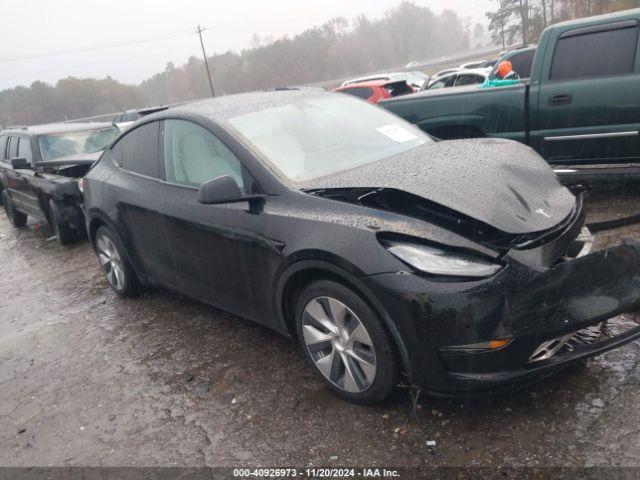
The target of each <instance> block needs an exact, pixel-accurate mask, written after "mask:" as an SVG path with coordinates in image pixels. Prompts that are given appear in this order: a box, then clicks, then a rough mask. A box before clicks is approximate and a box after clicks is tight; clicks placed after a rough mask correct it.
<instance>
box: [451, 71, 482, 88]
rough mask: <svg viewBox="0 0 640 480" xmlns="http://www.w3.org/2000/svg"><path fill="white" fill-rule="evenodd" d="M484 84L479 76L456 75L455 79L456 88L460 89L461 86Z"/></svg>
mask: <svg viewBox="0 0 640 480" xmlns="http://www.w3.org/2000/svg"><path fill="white" fill-rule="evenodd" d="M482 82H484V78H482V77H481V76H480V75H470V74H467V73H463V74H460V75H458V78H456V87H461V86H463V85H475V84H476V83H482Z"/></svg>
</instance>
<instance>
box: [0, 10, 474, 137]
mask: <svg viewBox="0 0 640 480" xmlns="http://www.w3.org/2000/svg"><path fill="white" fill-rule="evenodd" d="M468 46H469V29H468V27H467V25H466V24H465V21H464V20H463V19H462V18H461V17H460V16H458V15H457V14H456V13H454V12H452V11H444V12H442V13H441V14H435V13H434V12H433V11H432V10H430V9H429V8H427V7H422V6H418V5H416V4H415V3H413V2H410V1H405V2H402V3H400V4H399V5H398V6H397V7H395V8H393V9H391V10H389V11H387V12H386V13H385V14H384V15H383V16H382V18H379V19H369V18H368V17H367V16H365V15H360V16H358V17H357V18H355V19H353V20H352V21H349V20H347V19H346V18H342V17H338V18H333V19H331V20H329V21H328V22H326V23H324V24H322V25H318V26H315V27H312V28H309V29H307V30H305V31H303V32H302V33H300V34H298V35H295V36H292V37H289V36H285V37H283V38H279V39H276V40H273V39H269V38H267V39H262V38H260V37H258V36H257V35H254V38H253V40H252V42H251V46H250V48H247V49H244V50H242V51H241V52H238V53H237V52H232V51H229V52H226V53H222V54H218V55H213V56H212V57H210V58H209V63H210V65H211V67H212V72H213V79H214V86H215V90H216V94H229V93H238V92H244V91H250V90H258V89H265V88H274V87H278V86H287V85H298V84H307V83H313V82H320V81H325V80H331V79H337V78H341V77H346V76H348V75H355V74H362V73H366V72H370V71H374V70H378V69H384V68H390V67H394V66H395V67H397V66H398V65H403V64H405V63H406V62H409V61H412V60H419V61H421V60H428V59H430V58H434V57H438V56H441V55H447V54H452V53H455V52H459V51H463V50H466V49H467V48H468ZM196 51H197V50H196ZM209 94H210V93H209V85H208V81H207V77H206V73H205V69H204V62H203V61H202V59H201V58H197V57H195V56H194V57H192V58H190V59H189V60H188V61H187V63H186V64H184V65H181V66H176V65H174V64H172V63H169V64H167V66H166V68H165V69H164V71H162V72H159V73H157V74H156V75H153V76H152V77H151V78H149V79H147V80H145V81H143V82H142V83H141V84H140V85H137V86H131V85H123V84H121V83H119V82H117V81H115V80H114V79H112V78H106V79H104V80H94V79H77V78H67V79H64V80H60V81H59V82H58V83H57V84H56V85H55V86H51V85H48V84H46V83H43V82H34V83H33V84H32V85H31V86H30V87H16V88H12V89H8V90H4V91H2V92H0V125H4V126H7V125H23V124H24V125H31V124H36V123H45V122H52V121H58V120H64V119H65V118H70V119H71V118H79V117H87V116H92V115H99V114H104V113H108V112H118V111H123V110H126V109H130V108H138V107H142V106H150V105H159V104H169V103H176V102H181V101H186V100H192V99H196V98H203V97H207V96H209Z"/></svg>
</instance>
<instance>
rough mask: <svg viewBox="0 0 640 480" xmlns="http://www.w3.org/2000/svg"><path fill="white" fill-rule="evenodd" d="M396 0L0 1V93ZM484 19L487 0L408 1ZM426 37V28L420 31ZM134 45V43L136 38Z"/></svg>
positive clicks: (217, 46)
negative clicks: (201, 34)
mask: <svg viewBox="0 0 640 480" xmlns="http://www.w3.org/2000/svg"><path fill="white" fill-rule="evenodd" d="M399 1H400V0H240V1H225V2H221V1H215V0H174V1H171V2H166V1H161V0H107V1H104V0H102V1H98V0H19V1H16V0H0V6H1V7H2V8H1V10H0V11H2V18H3V22H2V35H1V36H0V90H2V89H5V88H10V87H13V86H16V85H30V84H31V83H32V82H33V81H34V80H44V81H46V82H49V83H55V82H56V81H57V80H58V79H60V78H65V77H68V76H76V77H94V78H104V77H105V76H107V75H111V76H112V77H114V78H116V79H117V80H120V81H122V82H125V83H139V82H140V81H142V80H144V79H145V78H148V77H149V76H151V75H153V74H154V73H157V72H159V71H161V70H163V69H164V66H165V65H166V64H167V62H174V63H175V64H176V65H179V64H181V63H183V62H184V61H186V59H187V58H188V57H189V56H191V55H201V51H200V44H199V43H198V38H197V36H196V35H195V34H193V33H191V32H193V31H195V28H196V25H198V24H201V25H203V26H205V27H207V28H208V31H207V32H205V33H204V40H205V47H206V48H207V53H208V54H210V55H211V54H213V53H221V52H225V51H227V50H236V51H239V50H241V49H242V48H247V47H248V46H249V43H250V41H251V37H252V35H253V34H254V33H256V34H258V35H260V36H262V37H267V36H273V37H275V38H277V37H280V36H282V35H285V34H289V35H294V34H296V33H300V32H301V31H303V30H305V29H306V28H309V27H311V26H314V25H318V24H321V23H323V22H325V21H326V20H328V19H329V18H331V17H335V16H344V17H347V18H349V19H351V18H353V17H355V16H356V15H358V14H360V13H364V14H366V15H367V16H368V17H369V18H379V17H380V16H381V15H382V14H383V12H384V11H385V10H387V9H389V8H391V7H393V6H395V5H397V4H398V3H399ZM415 3H417V4H419V5H424V6H428V7H430V8H431V9H432V10H434V11H435V12H437V13H438V12H441V11H442V10H443V9H444V8H449V9H452V10H455V11H457V12H458V13H459V14H460V15H462V16H463V17H466V18H469V19H470V20H471V22H472V23H475V22H481V23H483V24H486V17H485V15H484V14H485V12H486V11H487V10H490V9H492V8H494V6H493V5H492V3H493V2H492V1H491V0H415ZM425 36H426V38H428V32H425ZM141 42H142V43H141Z"/></svg>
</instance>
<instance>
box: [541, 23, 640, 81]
mask: <svg viewBox="0 0 640 480" xmlns="http://www.w3.org/2000/svg"><path fill="white" fill-rule="evenodd" d="M565 35H567V34H566V33H565ZM637 43H638V26H637V25H636V26H633V27H628V28H617V29H614V30H605V31H596V32H592V33H584V34H577V35H569V36H566V37H565V38H562V37H561V38H560V39H559V40H558V43H557V45H556V50H555V53H554V56H553V62H552V64H551V72H550V74H549V79H550V80H568V79H571V78H591V77H604V76H608V75H621V74H625V73H632V72H633V70H634V65H635V58H636V47H637Z"/></svg>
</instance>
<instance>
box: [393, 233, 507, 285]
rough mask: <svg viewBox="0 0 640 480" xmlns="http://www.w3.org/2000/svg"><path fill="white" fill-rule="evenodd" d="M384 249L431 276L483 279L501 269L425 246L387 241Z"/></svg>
mask: <svg viewBox="0 0 640 480" xmlns="http://www.w3.org/2000/svg"><path fill="white" fill-rule="evenodd" d="M385 247H386V248H387V250H388V251H389V252H390V253H391V254H393V255H394V256H396V257H398V258H399V259H400V260H402V261H403V262H405V263H407V264H409V265H410V266H412V267H414V268H415V269H417V270H420V271H422V272H425V273H430V274H432V275H446V276H451V277H472V278H484V277H490V276H491V275H495V274H496V273H498V272H499V271H500V270H501V269H502V265H501V264H499V263H495V262H492V261H491V260H486V259H484V258H481V257H478V256H475V255H472V254H468V253H463V252H451V251H446V250H444V249H441V248H437V247H432V246H427V245H419V244H415V243H403V242H389V241H387V242H385Z"/></svg>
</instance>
